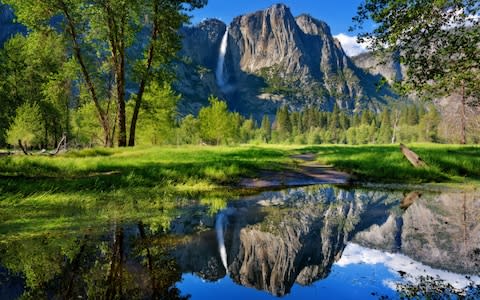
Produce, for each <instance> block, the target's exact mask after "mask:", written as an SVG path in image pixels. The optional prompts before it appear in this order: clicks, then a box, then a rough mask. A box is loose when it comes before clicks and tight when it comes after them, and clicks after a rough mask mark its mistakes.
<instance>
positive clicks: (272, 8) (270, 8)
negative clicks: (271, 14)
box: [266, 3, 290, 12]
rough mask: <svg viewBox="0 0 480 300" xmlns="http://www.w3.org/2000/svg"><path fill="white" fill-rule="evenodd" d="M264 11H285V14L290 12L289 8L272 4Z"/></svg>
mask: <svg viewBox="0 0 480 300" xmlns="http://www.w3.org/2000/svg"><path fill="white" fill-rule="evenodd" d="M266 10H267V11H285V12H286V11H288V12H290V8H289V7H288V6H286V5H285V4H283V3H277V4H274V5H272V6H270V7H269V8H267V9H266Z"/></svg>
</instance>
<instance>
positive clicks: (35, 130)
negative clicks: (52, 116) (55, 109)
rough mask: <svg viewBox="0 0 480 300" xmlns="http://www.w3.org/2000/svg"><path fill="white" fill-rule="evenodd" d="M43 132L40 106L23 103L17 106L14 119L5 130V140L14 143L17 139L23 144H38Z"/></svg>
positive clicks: (26, 145)
mask: <svg viewBox="0 0 480 300" xmlns="http://www.w3.org/2000/svg"><path fill="white" fill-rule="evenodd" d="M42 132H43V126H42V119H41V114H40V107H39V105H38V104H37V103H33V104H29V103H25V104H23V105H21V106H20V107H19V108H17V111H16V114H15V120H14V121H13V123H12V125H11V126H10V128H9V129H8V131H7V142H8V143H9V144H11V145H16V144H17V143H18V141H21V143H22V144H23V145H24V146H25V147H28V146H33V145H38V144H39V143H40V142H41V138H42Z"/></svg>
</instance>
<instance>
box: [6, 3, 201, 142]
mask: <svg viewBox="0 0 480 300" xmlns="http://www.w3.org/2000/svg"><path fill="white" fill-rule="evenodd" d="M4 2H5V3H6V4H9V5H11V6H12V7H13V8H14V10H15V13H16V15H17V17H18V20H19V21H20V22H21V23H23V24H25V25H27V26H28V27H29V28H30V29H31V30H33V31H39V30H45V28H48V27H49V26H50V20H51V19H52V18H53V17H57V16H60V17H61V20H62V21H63V26H64V27H65V30H64V31H62V32H64V34H65V37H66V39H68V40H69V41H70V46H71V51H69V53H71V54H72V55H73V57H74V58H75V61H76V62H77V63H78V66H79V70H80V74H81V77H82V79H83V82H84V84H85V87H86V89H87V91H88V94H89V96H90V98H91V100H92V101H93V103H94V105H95V108H96V111H97V115H98V119H99V120H100V124H101V126H102V128H103V135H104V143H105V145H112V143H113V141H112V140H111V139H112V134H111V131H112V130H113V128H111V127H112V126H111V125H110V121H109V109H111V107H112V106H111V105H110V101H111V100H112V99H114V100H115V102H116V105H115V109H116V112H117V113H116V123H117V124H116V127H115V128H116V130H117V131H118V134H117V136H118V145H119V146H127V129H126V120H127V116H126V97H127V95H126V82H127V78H130V79H136V83H137V86H138V92H137V93H136V97H135V101H136V104H135V106H134V109H133V115H132V118H131V124H130V139H129V143H128V144H129V145H130V146H133V145H134V144H135V133H136V124H137V120H138V115H139V112H140V108H141V106H142V105H141V103H142V100H143V95H144V93H145V89H146V88H147V87H148V86H149V82H150V81H151V80H152V79H153V78H155V77H157V78H165V77H170V76H171V74H172V73H171V71H169V69H168V68H166V66H167V65H168V63H169V62H170V61H171V60H172V59H173V58H174V56H175V55H176V53H177V51H178V50H179V49H180V47H181V44H180V37H179V35H178V29H179V28H180V26H181V25H182V24H183V23H184V22H185V21H187V20H188V18H189V17H188V15H187V13H186V12H187V11H188V10H189V9H193V8H198V7H202V6H203V5H205V4H206V1H205V0H172V1H158V0H150V1H138V0H129V1H127V0H120V1H117V0H98V1H85V0H70V1H66V0H4ZM143 20H149V21H148V22H143ZM145 27H148V28H150V32H151V34H150V35H147V37H145V36H141V35H142V31H143V29H144V28H145ZM142 46H143V47H142ZM132 48H135V51H130V52H131V53H135V54H134V55H133V56H129V53H130V52H129V51H128V50H129V49H132ZM137 53H143V55H141V57H140V58H139V57H138V54H137ZM127 60H128V61H129V65H131V66H133V67H129V66H127V64H126V62H127ZM111 74H113V78H112V80H109V79H110V77H111ZM106 82H107V83H108V84H107V86H105V83H106ZM108 100H110V101H108ZM105 101H107V104H104V103H103V102H105Z"/></svg>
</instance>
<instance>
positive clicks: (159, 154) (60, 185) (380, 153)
mask: <svg viewBox="0 0 480 300" xmlns="http://www.w3.org/2000/svg"><path fill="white" fill-rule="evenodd" d="M410 147H411V148H412V149H413V150H414V151H416V152H417V153H418V154H419V155H420V156H421V157H422V158H423V160H424V161H425V162H426V163H427V165H428V166H427V167H424V168H414V167H412V166H411V165H410V163H409V162H408V161H407V160H406V159H405V158H404V157H403V155H402V153H401V152H400V150H399V147H398V145H362V146H343V145H320V146H280V145H268V146H261V147H260V146H259V147H255V146H238V147H198V146H197V147H194V146H190V147H178V148H177V147H151V148H133V149H86V150H81V151H72V152H69V153H67V154H65V155H60V156H56V157H48V156H47V157H45V156H9V157H1V158H0V192H2V193H3V194H5V193H7V194H11V193H15V194H18V193H20V194H24V195H25V194H31V193H38V192H50V191H62V192H70V191H73V192H78V191H84V192H94V193H95V192H99V191H101V192H109V191H117V190H119V189H132V188H148V189H151V188H155V189H157V190H158V189H166V190H169V191H172V192H178V193H183V192H185V193H190V192H191V193H196V192H210V191H213V190H220V191H222V190H225V189H228V187H231V186H234V185H235V183H236V182H237V181H238V180H239V179H240V178H242V177H249V176H252V177H254V176H255V175H256V174H258V172H259V171H260V170H281V169H283V168H289V167H291V166H292V162H293V161H292V159H290V158H289V156H290V155H292V154H297V153H307V152H308V153H315V154H317V160H318V161H319V162H321V163H324V164H329V165H333V166H334V167H336V168H338V169H340V170H343V171H346V172H348V173H351V174H353V175H354V176H355V178H356V180H357V181H360V182H387V183H392V182H393V183H429V182H442V183H466V182H467V183H468V182H472V183H476V182H479V179H480V147H478V146H456V145H435V144H413V145H410Z"/></svg>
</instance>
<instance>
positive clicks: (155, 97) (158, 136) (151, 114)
mask: <svg viewBox="0 0 480 300" xmlns="http://www.w3.org/2000/svg"><path fill="white" fill-rule="evenodd" d="M179 100H180V96H179V95H177V94H176V93H175V92H174V91H173V89H172V88H171V86H170V85H168V84H164V85H163V86H160V85H159V84H158V83H156V82H151V83H150V85H149V86H148V88H147V89H146V91H145V95H144V100H143V102H142V106H143V107H142V110H141V111H140V118H139V121H138V128H139V129H140V130H139V134H138V140H139V141H138V142H139V143H140V144H147V143H148V144H152V145H160V144H168V143H170V144H172V143H175V142H176V141H175V119H176V117H177V103H178V101H179ZM130 103H132V105H129V107H128V111H129V112H131V111H133V110H134V105H133V102H130ZM130 103H129V104H130Z"/></svg>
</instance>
